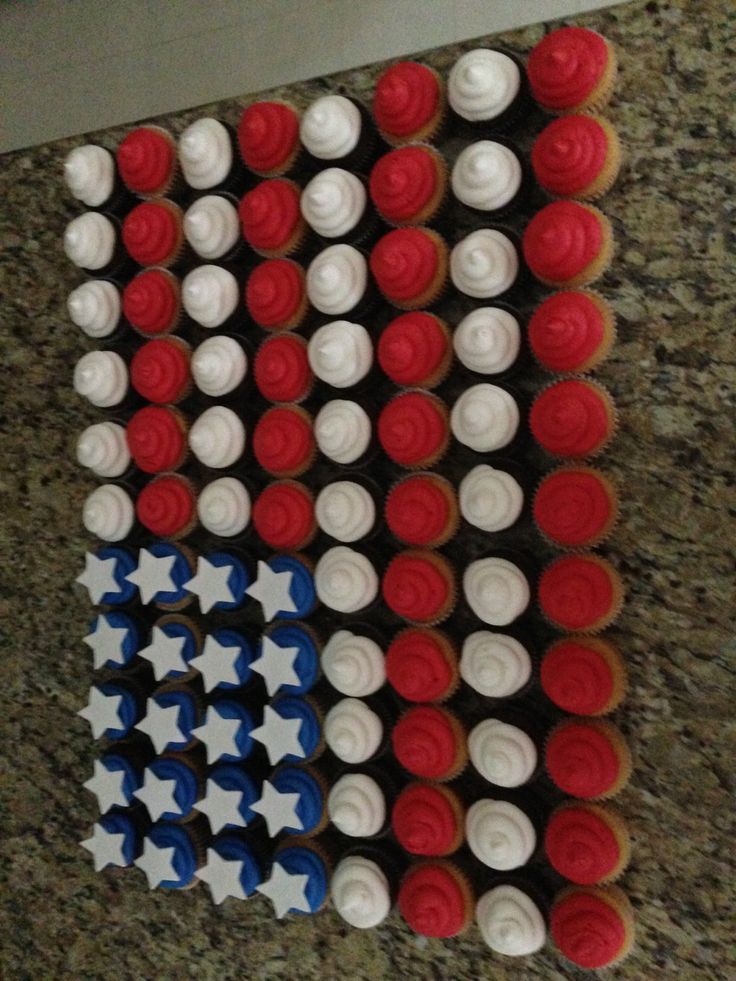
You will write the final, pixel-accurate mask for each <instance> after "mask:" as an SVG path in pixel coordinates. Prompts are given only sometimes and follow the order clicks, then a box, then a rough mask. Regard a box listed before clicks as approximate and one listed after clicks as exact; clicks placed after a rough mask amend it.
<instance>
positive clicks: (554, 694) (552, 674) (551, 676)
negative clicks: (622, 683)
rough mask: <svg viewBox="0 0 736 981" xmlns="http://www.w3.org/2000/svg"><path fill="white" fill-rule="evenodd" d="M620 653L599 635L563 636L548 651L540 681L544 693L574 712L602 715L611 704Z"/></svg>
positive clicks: (558, 704)
mask: <svg viewBox="0 0 736 981" xmlns="http://www.w3.org/2000/svg"><path fill="white" fill-rule="evenodd" d="M618 658H619V654H618V652H617V651H616V649H615V648H614V647H613V645H611V644H609V643H608V642H607V641H604V640H601V639H600V638H599V637H581V638H579V639H577V638H573V637H563V638H562V639H561V640H558V641H556V642H555V643H554V644H553V645H552V646H551V647H550V648H549V649H548V651H547V653H546V654H545V656H544V659H543V661H542V667H541V672H540V680H541V682H542V688H543V690H544V693H545V695H546V696H547V697H548V698H549V699H550V700H551V701H552V702H554V704H555V705H557V706H558V708H561V709H562V710H563V711H564V712H569V713H570V714H571V715H599V714H600V713H601V712H602V711H603V710H605V709H606V707H607V706H609V705H610V704H611V701H612V699H613V698H614V694H615V685H616V679H615V678H614V674H613V671H612V667H611V662H612V661H613V660H618Z"/></svg>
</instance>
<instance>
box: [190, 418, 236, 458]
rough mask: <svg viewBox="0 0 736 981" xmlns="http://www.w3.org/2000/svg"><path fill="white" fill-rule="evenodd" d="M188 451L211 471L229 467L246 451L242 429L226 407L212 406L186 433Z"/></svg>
mask: <svg viewBox="0 0 736 981" xmlns="http://www.w3.org/2000/svg"><path fill="white" fill-rule="evenodd" d="M189 448H190V449H191V451H192V453H193V454H194V455H195V456H196V458H197V459H198V460H199V462H200V463H202V464H203V465H204V466H205V467H208V468H209V469H211V470H223V469H225V468H226V467H232V466H234V465H235V464H236V463H238V461H239V460H240V459H241V458H242V456H243V453H244V452H245V426H244V425H243V423H242V421H241V419H240V416H239V415H238V414H237V413H236V412H234V411H233V410H232V409H229V408H228V407H227V406H225V405H213V406H211V407H210V408H209V409H205V411H204V412H203V413H201V415H199V416H197V418H196V419H195V421H194V423H193V424H192V428H191V429H190V431H189Z"/></svg>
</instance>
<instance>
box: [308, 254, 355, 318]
mask: <svg viewBox="0 0 736 981" xmlns="http://www.w3.org/2000/svg"><path fill="white" fill-rule="evenodd" d="M367 285H368V263H367V262H366V260H365V257H364V256H363V255H362V254H361V253H360V252H358V250H357V249H356V248H353V246H352V245H330V246H329V247H328V248H326V249H324V251H322V252H320V253H319V255H317V256H315V258H314V259H312V261H311V262H310V264H309V268H308V269H307V296H308V297H309V301H310V303H311V304H312V306H314V307H315V308H316V309H317V310H319V311H320V312H321V313H326V314H327V315H328V316H330V317H338V316H340V315H341V314H347V313H350V312H351V311H352V310H355V308H356V307H357V306H358V305H359V304H360V302H361V300H362V299H363V297H364V296H365V291H366V286H367Z"/></svg>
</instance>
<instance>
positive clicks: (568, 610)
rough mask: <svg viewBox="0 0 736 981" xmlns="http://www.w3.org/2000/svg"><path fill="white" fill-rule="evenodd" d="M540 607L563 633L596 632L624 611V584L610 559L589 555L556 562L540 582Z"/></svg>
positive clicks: (549, 567) (572, 556) (566, 557)
mask: <svg viewBox="0 0 736 981" xmlns="http://www.w3.org/2000/svg"><path fill="white" fill-rule="evenodd" d="M538 595H539V606H540V608H541V610H542V613H543V614H544V616H545V617H546V619H547V620H549V622H550V623H551V624H553V625H554V626H555V627H558V628H559V629H560V630H568V631H571V632H579V631H583V632H589V633H595V632H597V631H598V630H603V629H604V628H605V627H608V626H609V625H610V624H611V623H613V621H614V620H615V619H616V617H617V616H618V615H619V613H620V612H621V604H622V602H623V583H622V582H621V578H620V576H619V574H618V572H617V571H616V570H615V569H614V567H613V566H612V565H611V563H610V562H608V561H607V560H606V559H602V558H600V556H598V555H594V554H593V553H592V552H591V553H589V552H586V553H584V554H582V555H569V556H564V557H563V558H560V559H556V560H555V561H554V562H552V563H551V564H550V565H548V566H547V568H546V569H545V570H544V571H543V572H542V575H541V577H540V579H539V588H538Z"/></svg>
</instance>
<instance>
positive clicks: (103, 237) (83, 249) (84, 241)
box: [64, 211, 117, 270]
mask: <svg viewBox="0 0 736 981" xmlns="http://www.w3.org/2000/svg"><path fill="white" fill-rule="evenodd" d="M116 240H117V232H116V231H115V226H114V225H113V223H112V222H111V221H110V219H109V218H107V217H106V216H105V215H101V214H100V213H99V212H98V211H85V213H84V214H83V215H78V216H77V217H76V218H72V220H71V221H70V222H69V224H68V225H67V226H66V228H65V230H64V251H65V252H66V254H67V256H68V258H69V259H71V261H72V262H73V263H74V265H75V266H79V267H80V268H81V269H93V270H95V269H103V268H104V267H105V266H107V265H109V264H110V263H111V262H112V257H113V255H114V253H115V242H116Z"/></svg>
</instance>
